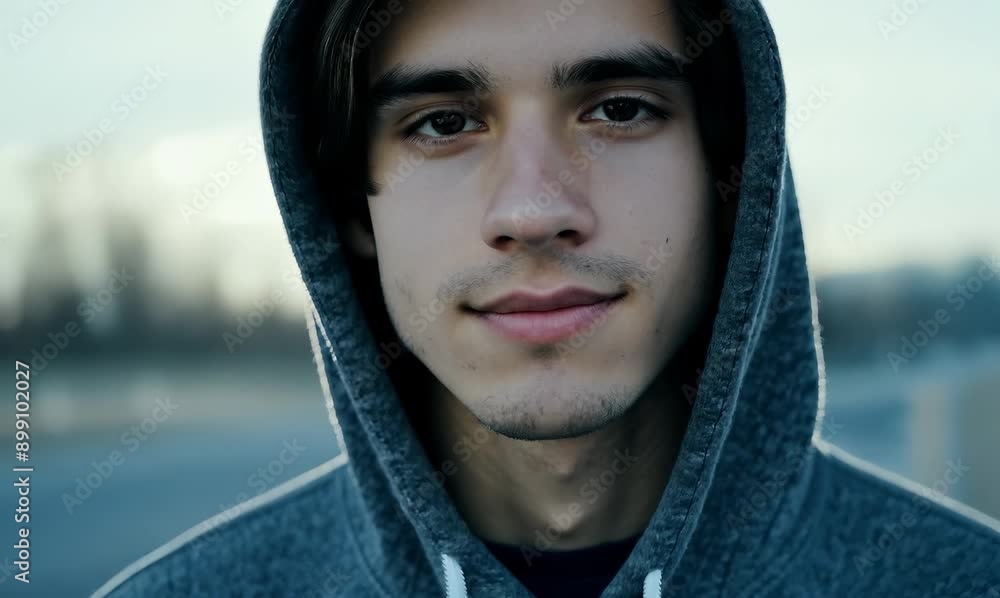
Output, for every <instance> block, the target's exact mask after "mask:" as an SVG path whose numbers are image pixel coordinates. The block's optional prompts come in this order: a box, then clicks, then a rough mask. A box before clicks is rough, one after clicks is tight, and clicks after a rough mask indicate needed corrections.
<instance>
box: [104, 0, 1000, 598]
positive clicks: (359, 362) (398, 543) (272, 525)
mask: <svg viewBox="0 0 1000 598" xmlns="http://www.w3.org/2000/svg"><path fill="white" fill-rule="evenodd" d="M310 4H311V3H310V2H306V1H305V0H281V1H279V3H278V5H277V7H276V9H275V11H274V14H273V17H272V21H271V24H270V28H269V30H268V34H267V38H266V42H265V46H264V50H263V55H262V62H261V103H262V107H261V110H262V120H263V129H264V135H265V143H266V150H267V157H268V163H269V168H270V173H271V178H272V182H273V185H274V189H275V192H276V196H277V200H278V203H279V206H280V209H281V214H282V217H283V218H284V223H285V227H286V230H287V233H288V239H289V242H290V243H291V246H292V249H293V252H294V255H295V258H296V259H297V261H298V264H299V266H300V269H301V272H302V276H303V280H304V282H305V285H306V288H307V289H308V291H309V295H310V298H311V304H312V309H311V318H310V322H309V329H310V337H311V339H312V341H313V348H314V351H315V354H316V360H317V365H318V369H319V375H320V379H321V381H322V384H323V388H324V391H325V393H326V401H327V406H328V408H329V413H330V420H331V423H332V425H333V431H334V433H335V434H336V435H337V439H338V441H339V444H340V447H341V454H340V455H338V457H336V458H335V459H334V460H332V461H331V462H329V463H328V464H326V465H324V466H322V467H320V468H318V469H316V470H314V471H312V472H309V473H307V474H305V475H303V476H300V477H299V478H296V479H295V480H292V481H291V482H289V483H287V484H285V485H283V486H281V487H279V488H276V489H275V490H273V491H271V492H268V493H266V494H263V495H261V496H259V497H257V498H255V499H254V500H252V501H250V502H249V503H247V504H244V505H240V506H238V507H235V509H236V513H234V514H233V516H232V517H223V521H225V523H224V524H222V525H213V526H209V528H208V530H207V531H205V526H204V525H202V526H196V527H195V528H192V531H189V532H188V533H186V534H184V535H182V536H180V537H179V538H177V539H175V540H174V541H172V542H171V543H169V544H167V545H165V546H164V547H161V548H160V549H158V550H157V551H155V552H153V553H152V554H150V555H148V556H147V557H145V558H144V559H142V560H140V561H138V562H137V563H135V564H133V565H132V566H130V567H129V568H127V569H125V570H124V571H122V572H121V573H120V574H118V575H117V576H116V577H115V578H113V579H112V580H110V581H109V582H108V583H107V584H105V586H104V587H102V588H101V589H100V590H98V592H97V594H96V595H98V596H112V597H114V598H124V597H126V596H128V597H131V596H185V597H191V596H211V597H220V596H310V597H312V596H360V597H367V596H373V597H397V596H436V597H439V596H447V597H449V598H459V597H465V596H469V597H473V598H479V597H485V596H504V597H507V596H512V597H526V596H530V594H529V593H528V592H527V590H526V589H525V588H524V587H523V586H522V585H521V584H520V583H519V582H518V581H517V579H515V578H514V576H513V575H512V574H511V573H510V572H509V571H508V570H507V569H506V568H505V567H504V566H503V565H502V564H501V563H500V562H499V561H498V560H497V559H496V558H495V557H494V556H493V555H492V554H491V553H490V552H489V550H488V549H487V548H486V547H485V546H484V545H483V543H482V542H481V541H480V540H479V539H478V538H477V537H476V536H475V535H474V534H472V533H471V531H470V530H469V528H468V527H467V526H466V524H465V522H464V521H463V519H462V518H461V516H460V515H459V513H458V512H457V510H456V509H455V508H454V505H453V504H452V502H451V500H450V498H449V497H448V495H447V493H446V491H445V490H444V489H443V488H442V487H440V486H439V485H437V484H434V483H432V482H431V481H430V480H433V477H432V472H433V471H434V469H435V468H434V467H433V465H432V464H431V463H430V462H429V460H428V459H427V457H426V456H425V453H424V451H423V448H422V446H421V445H420V444H419V441H418V439H417V437H416V435H415V432H414V430H413V429H412V427H411V425H410V423H409V420H408V419H407V417H406V415H405V413H404V411H403V408H402V406H401V404H400V402H399V399H398V397H397V395H396V393H395V390H394V388H393V386H392V385H391V383H390V381H389V378H388V376H387V374H386V373H385V371H384V370H382V369H379V368H372V364H374V363H378V361H377V360H378V358H379V349H378V348H377V347H376V346H375V341H374V340H373V336H372V334H371V331H370V330H369V329H368V328H367V327H366V326H365V325H363V324H359V322H364V321H365V320H364V318H363V317H362V312H361V309H360V305H359V302H358V299H357V296H356V292H355V289H354V287H353V285H352V282H351V280H350V278H349V274H348V273H347V270H346V266H345V261H344V260H345V257H344V255H343V254H342V253H341V250H340V248H339V245H338V244H336V243H334V244H333V246H334V250H333V251H331V250H330V246H331V244H330V240H331V239H333V240H335V239H336V238H337V235H336V230H335V229H334V225H333V223H332V222H329V221H328V220H326V219H324V218H322V217H320V214H321V212H320V210H319V209H318V206H319V204H320V202H324V201H331V200H332V199H333V198H328V197H322V196H321V194H320V193H319V191H318V186H317V182H316V179H315V177H314V174H313V173H312V172H310V171H309V169H308V168H306V166H305V164H306V163H307V160H306V159H305V155H306V154H305V152H306V151H307V150H306V149H305V148H304V147H303V143H302V138H303V135H302V132H303V131H304V130H306V129H305V127H307V126H309V124H308V123H306V122H303V121H304V120H305V119H303V118H302V117H301V116H300V115H303V114H307V112H308V111H307V110H306V107H305V105H304V103H303V102H304V101H305V99H306V97H307V93H306V92H303V91H302V90H303V89H306V88H305V87H304V86H305V85H307V84H308V83H310V81H309V80H308V79H307V78H308V77H309V76H310V75H309V73H308V71H307V69H304V68H303V67H302V65H303V63H307V62H309V61H308V60H306V59H305V58H304V57H303V56H299V55H296V48H298V47H299V46H297V45H296V44H295V43H293V42H294V40H296V39H301V37H302V36H303V35H304V33H303V32H304V31H307V30H308V29H309V28H312V27H316V26H317V20H316V19H315V17H314V16H310V13H309V12H308V11H307V10H304V8H305V7H307V6H308V5H310ZM727 4H728V8H729V9H730V10H731V11H732V12H733V13H734V14H735V21H734V22H733V24H732V25H731V26H732V28H733V31H734V34H735V36H736V39H737V44H738V47H739V52H740V61H741V63H742V68H743V72H744V79H745V85H746V97H747V105H746V110H747V141H746V156H745V162H744V164H743V169H742V170H743V182H742V188H741V191H740V195H739V198H738V201H739V205H738V212H737V220H736V229H735V233H734V236H733V239H732V250H731V251H732V253H731V259H730V262H729V264H728V268H727V270H726V275H725V283H724V287H723V290H722V294H721V298H720V303H719V306H718V315H717V317H716V320H715V323H714V328H713V331H712V338H711V342H710V347H709V353H708V356H707V361H706V362H705V364H704V367H703V372H702V375H701V379H700V384H699V385H698V389H697V395H696V398H695V401H694V407H693V410H692V414H691V417H690V422H689V425H688V429H687V432H686V435H685V437H684V440H683V445H682V447H681V452H680V455H679V457H678V459H677V462H676V464H675V466H674V469H673V471H672V474H671V477H670V481H669V483H668V485H667V487H666V489H665V490H664V492H663V495H662V497H661V499H660V501H659V505H658V508H657V510H656V512H655V514H654V515H653V517H652V519H651V521H650V522H649V525H648V527H647V529H646V530H645V532H644V533H643V534H642V536H641V537H640V539H639V541H638V543H637V544H636V545H635V548H634V549H633V551H632V552H631V554H630V555H629V557H628V559H627V560H626V561H625V563H624V565H623V566H622V567H621V568H620V570H619V571H618V573H617V575H616V576H615V577H614V579H613V580H612V581H611V583H610V585H609V586H608V587H607V588H606V589H605V591H604V593H603V595H602V596H604V597H606V598H624V597H627V596H628V597H633V596H644V597H653V596H657V597H660V596H662V597H681V596H699V597H703V596H727V597H728V596H739V597H744V596H746V597H749V596H789V597H793V596H794V597H803V596H809V597H812V596H845V597H847V596H850V597H857V596H875V597H879V596H887V597H888V596H893V597H897V596H907V597H908V596H927V597H940V596H947V597H967V598H993V597H998V598H1000V539H998V538H1000V525H998V524H997V522H996V521H993V520H990V519H988V518H987V517H985V516H984V515H981V514H979V513H976V512H975V511H973V510H971V509H968V508H967V507H963V506H962V505H959V504H957V503H954V502H953V501H950V500H948V499H947V498H942V497H940V493H938V494H934V493H932V492H931V491H929V490H927V489H923V488H920V487H918V486H916V485H914V484H911V483H909V482H906V481H905V480H903V479H901V478H898V477H897V476H894V475H892V474H889V473H886V472H884V471H881V470H878V469H876V468H874V467H873V466H871V465H869V464H867V463H864V462H862V461H860V460H858V459H856V458H853V457H851V456H849V455H846V454H844V453H843V452H842V451H840V450H838V449H836V448H834V447H833V446H831V445H829V444H827V443H825V442H824V441H822V440H820V439H819V433H820V431H821V430H822V429H823V426H827V427H828V428H829V429H830V431H831V432H835V431H836V430H837V429H838V427H837V426H838V424H836V423H835V422H826V423H824V420H823V417H822V415H823V413H822V412H823V402H824V386H823V376H824V374H823V361H822V353H821V351H820V350H819V346H820V345H819V334H818V330H819V326H818V323H817V320H816V301H815V293H814V289H813V285H812V281H811V279H810V277H809V273H808V269H807V267H806V256H805V253H804V250H803V242H802V232H801V226H800V220H799V209H798V205H797V202H796V197H795V188H794V184H793V180H792V172H791V169H790V166H789V161H788V152H787V147H786V143H785V131H784V123H785V94H784V86H783V78H782V71H781V65H780V62H779V57H778V49H777V47H776V44H775V39H774V36H773V33H772V30H771V27H770V25H769V22H768V20H767V17H766V15H765V12H764V9H763V8H762V6H761V5H760V3H759V2H758V1H757V0H729V2H727ZM789 298H791V300H790V301H789ZM962 467H963V466H962V465H961V462H960V461H958V462H952V463H942V476H943V479H945V480H947V479H954V478H955V476H957V475H959V474H960V473H961V469H962ZM206 536H208V537H206Z"/></svg>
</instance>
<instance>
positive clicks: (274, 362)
mask: <svg viewBox="0 0 1000 598" xmlns="http://www.w3.org/2000/svg"><path fill="white" fill-rule="evenodd" d="M545 1H546V2H549V1H550V0H545ZM551 3H552V4H553V5H557V4H558V3H557V2H555V0H551ZM765 4H766V5H767V8H768V9H769V11H770V15H771V18H772V21H773V24H774V26H775V29H776V32H777V36H778V41H779V44H780V49H781V52H782V57H783V61H784V67H785V73H786V80H787V87H788V97H789V104H788V106H789V115H788V120H789V138H790V146H791V158H792V162H793V166H794V168H795V174H796V184H797V187H798V190H799V198H800V202H801V208H802V217H803V221H804V227H805V239H806V248H807V252H808V259H809V263H810V267H811V268H812V271H813V273H814V275H815V277H816V278H817V293H818V297H819V317H820V321H821V324H822V326H823V332H822V335H823V339H824V344H825V352H826V374H827V392H828V403H827V417H828V418H829V420H830V421H832V422H835V423H836V426H829V427H828V428H827V429H826V430H825V432H824V434H825V435H826V436H827V437H828V438H829V440H831V441H832V442H834V443H835V444H837V445H840V446H842V447H844V448H845V449H847V450H848V451H850V452H852V453H854V454H856V455H858V456H860V457H862V458H865V459H869V460H871V461H873V462H875V463H876V464H878V465H881V466H883V467H885V468H887V469H889V470H891V471H894V472H897V473H899V474H901V475H903V476H905V477H907V478H910V479H912V480H914V481H917V482H919V483H922V484H925V485H927V486H932V485H933V484H934V483H935V482H937V481H939V480H942V479H944V474H945V472H946V471H947V470H948V467H949V465H948V464H949V462H953V463H954V462H958V461H959V460H960V461H961V463H962V464H963V465H965V466H967V467H969V468H970V469H969V470H968V471H967V472H966V473H965V474H964V475H963V476H962V477H961V478H960V479H959V481H958V483H957V484H953V485H949V486H948V488H947V492H946V494H947V495H948V496H949V497H951V498H955V499H957V500H960V501H963V502H965V503H967V504H969V505H971V506H973V507H975V508H977V509H979V510H981V511H984V512H986V513H988V514H990V515H993V516H994V517H998V516H1000V466H998V465H997V463H996V461H995V456H996V455H997V452H998V449H1000V438H998V437H997V435H996V432H995V431H996V429H997V426H996V424H997V422H998V421H1000V400H998V396H997V395H998V388H1000V277H998V276H996V269H1000V263H997V262H996V259H997V258H998V257H1000V252H998V250H1000V242H998V234H997V233H998V230H1000V225H998V223H1000V197H998V192H997V187H996V185H995V183H994V181H993V179H992V177H991V176H990V175H992V174H993V173H994V168H995V166H994V161H995V152H996V139H997V138H998V137H1000V112H998V111H997V110H996V106H997V101H998V99H1000V77H997V73H1000V38H998V37H997V36H996V35H995V31H994V29H995V24H996V23H997V22H998V21H1000V4H997V3H996V2H995V1H992V0H968V1H966V2H962V3H947V2H935V1H934V0H925V1H919V2H918V1H917V0H906V1H902V0H901V1H889V0H842V1H841V2H836V3H830V2H823V3H817V2H796V1H794V0H767V1H766V2H765ZM45 5H54V6H56V8H55V10H54V11H53V10H52V9H51V8H50V11H49V12H53V13H54V14H46V12H45V8H44V6H45ZM273 6H274V0H214V1H210V0H175V1H174V2H169V3H168V2H141V3H138V2H137V3H129V4H128V5H127V6H126V5H121V4H112V3H80V2H67V3H65V4H60V3H59V2H50V3H48V2H40V1H38V0H10V1H7V2H4V3H3V4H2V5H0V33H3V35H4V44H3V46H2V47H0V65H2V72H3V74H4V93H3V94H2V95H0V122H2V126H0V202H2V208H3V209H2V211H0V214H2V217H0V359H2V363H6V364H8V365H7V367H10V365H11V364H13V363H14V361H15V360H21V361H24V362H30V363H31V365H32V370H31V372H32V374H31V396H32V400H31V405H32V407H31V419H30V422H31V429H30V431H31V434H32V436H31V456H30V463H29V464H30V465H33V466H35V468H36V471H35V472H34V474H33V477H32V494H31V497H32V503H31V517H32V521H31V524H30V529H31V536H30V539H31V546H32V548H31V552H32V565H33V566H32V576H31V579H32V583H31V585H30V587H28V586H25V585H24V584H22V583H20V582H18V581H16V580H14V579H13V575H14V574H15V573H16V572H17V571H16V569H15V568H14V566H13V561H14V560H15V559H14V556H13V551H12V550H11V549H9V548H8V549H5V550H3V551H2V552H0V595H3V596H16V595H22V594H23V595H37V596H81V595H86V594H88V593H90V592H92V591H93V590H95V589H96V588H97V587H98V586H99V585H100V584H101V583H102V582H104V581H105V580H107V579H108V578H109V577H110V576H111V575H113V574H114V573H116V572H117V571H118V570H120V569H121V568H122V567H124V566H125V565H127V564H128V563H130V562H132V561H134V560H135V559H137V558H139V557H140V556H142V555H144V554H146V553H147V552H149V551H150V550H152V549H153V548H155V547H157V546H159V545H160V544H162V543H163V542H165V541H167V540H169V539H171V538H172V537H174V536H175V535H177V534H178V533H180V532H182V531H184V530H185V529H187V528H189V527H192V526H194V525H195V524H198V523H199V522H201V521H203V520H205V519H207V518H210V517H213V516H218V515H219V513H220V512H221V511H223V510H225V509H226V508H228V507H230V506H233V505H235V504H236V503H238V502H240V501H242V500H244V499H246V498H249V497H252V496H255V495H257V494H259V493H261V492H263V491H266V490H269V489H271V488H273V487H275V486H277V485H278V484H280V483H282V482H285V481H287V480H289V479H291V478H292V477H294V476H295V475H297V474H299V473H302V472H304V471H307V470H309V469H311V468H313V467H316V466H318V465H320V464H322V463H323V462H325V461H327V460H328V459H330V458H331V457H333V456H334V455H335V454H336V450H337V449H336V443H335V440H334V437H333V434H332V432H331V429H330V427H329V424H328V421H327V415H326V410H325V406H324V404H323V398H322V394H321V391H320V387H319V383H318V380H317V376H316V371H315V368H314V365H313V363H312V359H311V355H310V352H309V348H308V341H307V337H306V332H305V323H304V319H303V309H304V303H303V294H302V289H301V287H300V286H299V285H298V284H295V283H294V281H295V280H296V274H297V269H296V267H295V264H294V261H293V260H292V258H291V254H290V251H289V249H288V247H287V243H286V241H285V237H284V231H283V229H282V225H281V221H280V219H279V216H278V212H277V209H276V207H275V205H274V200H273V197H272V195H271V186H270V182H269V179H268V176H267V172H266V166H265V161H264V155H263V149H262V145H261V143H262V142H261V136H260V130H259V122H258V114H257V109H258V106H257V68H258V58H259V52H260V47H261V43H262V40H263V35H264V31H265V28H266V25H267V21H268V18H269V16H270V12H271V10H272V8H273ZM40 14H41V15H43V16H38V15H40ZM290 281H292V282H290ZM275 291H280V293H281V295H280V296H281V297H282V299H281V300H279V301H276V302H275V303H276V306H275V307H276V309H275V311H274V313H273V314H270V315H267V316H266V317H264V318H262V319H259V320H256V319H255V320H252V321H251V322H250V328H251V329H252V334H251V335H250V336H249V337H247V338H243V337H240V336H239V335H238V332H237V328H238V327H240V326H241V325H245V323H246V322H247V318H248V317H250V316H251V314H252V313H253V312H254V310H255V309H256V305H259V304H261V303H263V302H265V301H266V300H267V299H268V298H269V297H272V293H274V292H275ZM255 302H257V304H256V305H255ZM772 308H773V309H774V310H775V312H779V311H780V310H781V309H782V303H781V301H780V298H779V300H778V301H776V303H775V305H774V306H772ZM253 317H254V318H256V316H253ZM244 330H245V329H244ZM8 384H9V386H8V387H7V390H6V391H4V396H5V399H4V400H3V401H2V402H0V405H2V408H0V439H2V441H3V442H4V445H5V446H9V445H11V444H13V443H14V438H13V434H14V404H13V403H14V401H13V395H14V388H13V387H14V380H13V379H10V380H9V382H8ZM289 446H294V447H296V450H295V451H292V452H289V450H287V447H289ZM116 451H117V455H118V456H117V457H114V458H113V459H112V455H113V453H115V452H116ZM289 455H293V456H292V457H291V458H289ZM13 457H14V456H13V455H8V456H5V457H4V461H5V462H7V463H8V464H9V465H10V466H12V467H13V466H16V465H18V463H17V462H16V461H15V460H14V458H13ZM112 461H114V463H112ZM288 461H290V463H289V462H288ZM8 475H12V474H8ZM0 487H2V491H0V508H3V509H8V508H13V507H14V505H15V504H16V494H15V493H14V489H13V487H12V485H11V484H10V483H6V482H5V483H3V484H2V485H0ZM88 491H89V492H88ZM81 497H82V498H81ZM2 520H3V523H2V524H0V535H2V542H3V545H5V546H7V545H8V541H10V542H11V543H13V542H14V541H15V540H16V527H15V525H14V524H13V522H12V520H11V518H10V517H9V516H8V515H5V516H4V517H3V518H2Z"/></svg>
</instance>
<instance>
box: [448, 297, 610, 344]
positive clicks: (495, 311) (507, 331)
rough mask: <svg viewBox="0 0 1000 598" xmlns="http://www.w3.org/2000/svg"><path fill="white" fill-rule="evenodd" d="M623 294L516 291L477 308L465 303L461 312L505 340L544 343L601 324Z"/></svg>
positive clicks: (553, 341) (564, 337) (556, 340)
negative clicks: (478, 321) (466, 313)
mask: <svg viewBox="0 0 1000 598" xmlns="http://www.w3.org/2000/svg"><path fill="white" fill-rule="evenodd" d="M625 295H626V293H625V292H620V293H615V294H607V293H600V292H596V291H592V290H589V289H582V288H578V287H571V288H566V289H562V290H559V291H556V292H553V293H547V294H535V293H530V292H524V291H518V292H514V293H510V294H508V295H504V296H502V297H500V298H498V299H496V300H493V301H490V302H488V303H486V304H484V305H482V306H480V307H471V306H466V307H465V311H467V312H468V313H470V314H471V315H473V316H474V317H476V318H477V319H479V320H480V321H482V322H483V323H484V324H485V325H486V326H487V327H488V328H489V329H490V330H492V331H493V332H495V333H497V334H499V335H500V336H503V337H505V338H507V339H510V340H513V341H516V342H522V343H531V344H548V343H555V342H558V341H560V340H564V339H566V338H569V337H571V336H573V335H574V334H578V333H580V332H583V331H585V330H587V329H588V328H589V327H590V326H592V325H595V324H599V323H603V321H604V319H606V318H607V315H608V313H609V312H610V311H611V310H613V309H614V308H615V307H617V305H618V304H619V303H621V301H622V299H623V298H624V297H625ZM591 333H592V332H591Z"/></svg>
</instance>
